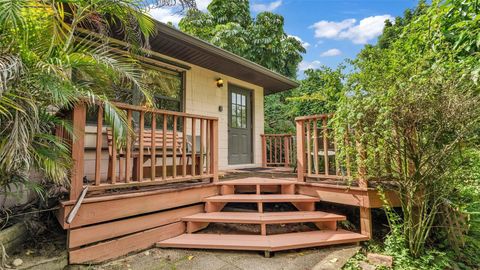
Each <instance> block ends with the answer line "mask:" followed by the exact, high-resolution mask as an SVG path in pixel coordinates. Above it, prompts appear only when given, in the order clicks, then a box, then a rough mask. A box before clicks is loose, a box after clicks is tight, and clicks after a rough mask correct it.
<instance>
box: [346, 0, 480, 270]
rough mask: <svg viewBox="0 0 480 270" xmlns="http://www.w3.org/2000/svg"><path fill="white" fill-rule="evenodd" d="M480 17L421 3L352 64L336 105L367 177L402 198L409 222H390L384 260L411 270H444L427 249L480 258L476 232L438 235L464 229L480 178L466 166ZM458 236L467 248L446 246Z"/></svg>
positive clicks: (475, 103) (476, 95) (478, 102)
mask: <svg viewBox="0 0 480 270" xmlns="http://www.w3.org/2000/svg"><path fill="white" fill-rule="evenodd" d="M478 11H479V7H478V4H477V3H476V2H475V1H456V0H450V1H433V2H432V4H431V5H430V6H427V5H426V4H425V2H420V4H419V6H418V7H417V8H416V9H415V10H412V11H407V12H405V16H404V17H403V18H398V19H397V20H396V23H395V24H391V23H387V27H386V28H385V31H384V34H383V35H382V36H381V37H380V38H379V43H378V44H377V45H374V46H371V45H370V46H366V47H365V48H364V49H363V50H362V51H361V53H360V54H359V55H358V57H357V58H356V59H355V60H353V61H352V65H353V68H354V72H353V73H352V74H350V75H349V77H348V80H347V85H346V90H345V92H344V94H343V96H342V98H341V99H340V102H339V104H338V110H337V112H336V121H337V127H338V129H337V130H339V131H341V130H345V124H347V125H348V127H349V128H350V129H354V130H355V133H356V138H355V139H356V140H358V141H360V142H362V143H363V145H364V146H365V148H366V152H367V161H366V167H367V174H368V177H369V178H371V179H388V180H390V181H391V182H392V183H394V184H395V186H397V188H398V192H399V195H400V200H401V205H402V213H403V214H402V216H401V217H400V216H394V215H389V221H390V223H391V224H390V225H391V228H392V232H391V234H390V236H389V239H388V240H387V241H386V251H387V252H389V253H391V254H392V255H396V256H398V255H399V254H403V253H402V252H406V253H405V254H403V255H402V258H403V260H404V261H402V258H399V260H400V261H401V265H403V266H405V267H407V268H408V267H410V266H409V265H410V264H409V262H411V261H412V260H413V261H414V262H420V264H419V265H417V266H416V265H415V264H412V265H413V266H412V267H413V268H415V267H420V265H431V264H430V261H433V260H434V259H435V260H436V259H438V260H439V261H440V263H439V264H436V266H434V265H431V267H439V268H441V269H443V268H444V267H445V266H444V262H445V261H446V259H445V260H444V259H443V258H444V257H446V253H444V252H436V251H435V252H434V251H431V248H429V247H431V246H434V245H436V246H437V247H438V242H439V241H442V242H445V243H446V244H447V246H448V247H449V248H451V249H452V251H453V253H455V254H456V256H457V257H458V256H460V254H461V252H462V250H461V249H462V248H465V247H466V246H470V247H471V248H472V249H470V251H469V252H471V253H474V252H477V254H478V251H479V250H478V242H477V244H473V243H474V242H472V241H470V240H467V239H469V236H468V235H472V233H473V235H477V234H476V233H474V232H472V231H471V230H468V229H462V228H458V229H455V230H446V232H445V231H444V232H443V233H444V235H443V236H442V235H441V232H440V231H442V230H437V229H436V228H441V227H442V226H443V227H447V228H452V227H453V226H455V225H454V224H460V225H458V227H462V225H461V224H462V222H463V221H462V220H463V219H462V217H463V216H464V213H462V212H464V211H463V210H462V208H461V207H460V206H461V205H463V203H462V202H461V200H459V195H460V194H462V192H463V191H462V190H465V186H469V185H472V180H471V179H469V178H468V177H466V176H468V175H472V174H473V172H475V166H465V165H464V164H465V155H464V153H465V151H467V152H468V151H469V150H470V149H475V148H477V149H478V147H479V139H478V135H479V130H480V87H479V84H478V83H479V81H478V73H479V68H480V61H479V59H480V47H479V46H478V45H479V44H480V43H478V35H479V29H480V20H479V16H478ZM337 136H339V139H340V136H343V134H340V133H339V134H337ZM339 141H340V142H341V140H339ZM473 186H476V187H478V185H476V184H475V185H473ZM465 192H470V193H471V192H472V191H471V190H470V191H465ZM477 198H478V197H477ZM397 219H398V220H397ZM448 219H451V222H450V223H449V224H448V225H447V226H445V224H444V223H443V221H444V220H448ZM463 223H468V222H463ZM452 233H456V235H457V236H458V235H459V236H460V237H462V239H463V238H464V237H465V241H460V242H457V243H454V242H452V241H451V240H452V239H455V237H451V236H450V237H448V236H446V235H447V234H448V235H451V234H452ZM440 239H442V240H440ZM467 242H468V243H469V244H467ZM455 245H457V247H458V248H457V251H456V252H455V249H453V247H455ZM460 257H461V256H460ZM473 261H474V260H473ZM473 261H472V262H473ZM472 265H474V264H472Z"/></svg>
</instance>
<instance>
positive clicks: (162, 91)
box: [87, 65, 184, 124]
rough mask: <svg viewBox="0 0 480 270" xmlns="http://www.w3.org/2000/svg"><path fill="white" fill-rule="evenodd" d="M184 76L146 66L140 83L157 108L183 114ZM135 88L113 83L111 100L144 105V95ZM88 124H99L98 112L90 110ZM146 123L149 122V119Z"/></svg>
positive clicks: (128, 82)
mask: <svg viewBox="0 0 480 270" xmlns="http://www.w3.org/2000/svg"><path fill="white" fill-rule="evenodd" d="M183 76H184V74H183V73H182V72H177V71H172V70H167V69H163V68H159V67H154V66H150V65H144V70H143V71H142V75H141V79H140V83H141V84H142V88H143V90H144V91H147V92H148V93H149V94H150V95H151V96H152V98H153V102H154V104H155V107H156V108H158V109H163V110H169V111H178V112H182V111H183V110H184V108H183V99H184V90H183V89H184V85H183ZM135 87H136V86H135V85H134V84H133V83H131V82H130V81H128V80H125V81H122V80H120V81H116V82H112V84H111V90H112V91H111V93H110V95H109V96H110V97H109V98H110V99H111V100H116V101H118V102H123V103H128V104H133V105H138V104H142V103H144V100H143V98H142V95H141V94H140V93H139V92H138V91H135ZM87 122H88V123H96V122H97V112H96V110H95V111H92V110H89V112H88V115H87ZM146 122H148V120H147V119H146ZM146 124H147V123H146Z"/></svg>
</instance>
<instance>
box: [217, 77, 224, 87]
mask: <svg viewBox="0 0 480 270" xmlns="http://www.w3.org/2000/svg"><path fill="white" fill-rule="evenodd" d="M217 87H218V88H220V87H223V79H222V78H217Z"/></svg>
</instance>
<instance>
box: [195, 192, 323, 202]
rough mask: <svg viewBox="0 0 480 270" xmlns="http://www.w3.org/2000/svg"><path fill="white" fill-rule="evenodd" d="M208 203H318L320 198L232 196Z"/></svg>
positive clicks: (221, 196)
mask: <svg viewBox="0 0 480 270" xmlns="http://www.w3.org/2000/svg"><path fill="white" fill-rule="evenodd" d="M204 201H206V202H264V203H265V202H316V201H320V199H319V198H315V197H312V196H305V195H296V194H268V195H265V194H262V195H257V194H230V195H220V196H212V197H208V198H205V199H204Z"/></svg>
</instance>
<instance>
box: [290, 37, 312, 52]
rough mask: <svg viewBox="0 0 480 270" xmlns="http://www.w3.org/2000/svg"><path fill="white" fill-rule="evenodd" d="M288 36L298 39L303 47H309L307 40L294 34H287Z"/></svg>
mask: <svg viewBox="0 0 480 270" xmlns="http://www.w3.org/2000/svg"><path fill="white" fill-rule="evenodd" d="M288 36H289V37H291V38H294V39H296V40H298V41H299V42H300V43H301V44H302V46H303V47H304V48H305V49H306V48H308V47H310V43H308V42H306V41H303V40H302V39H301V38H300V37H299V36H294V35H288Z"/></svg>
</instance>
